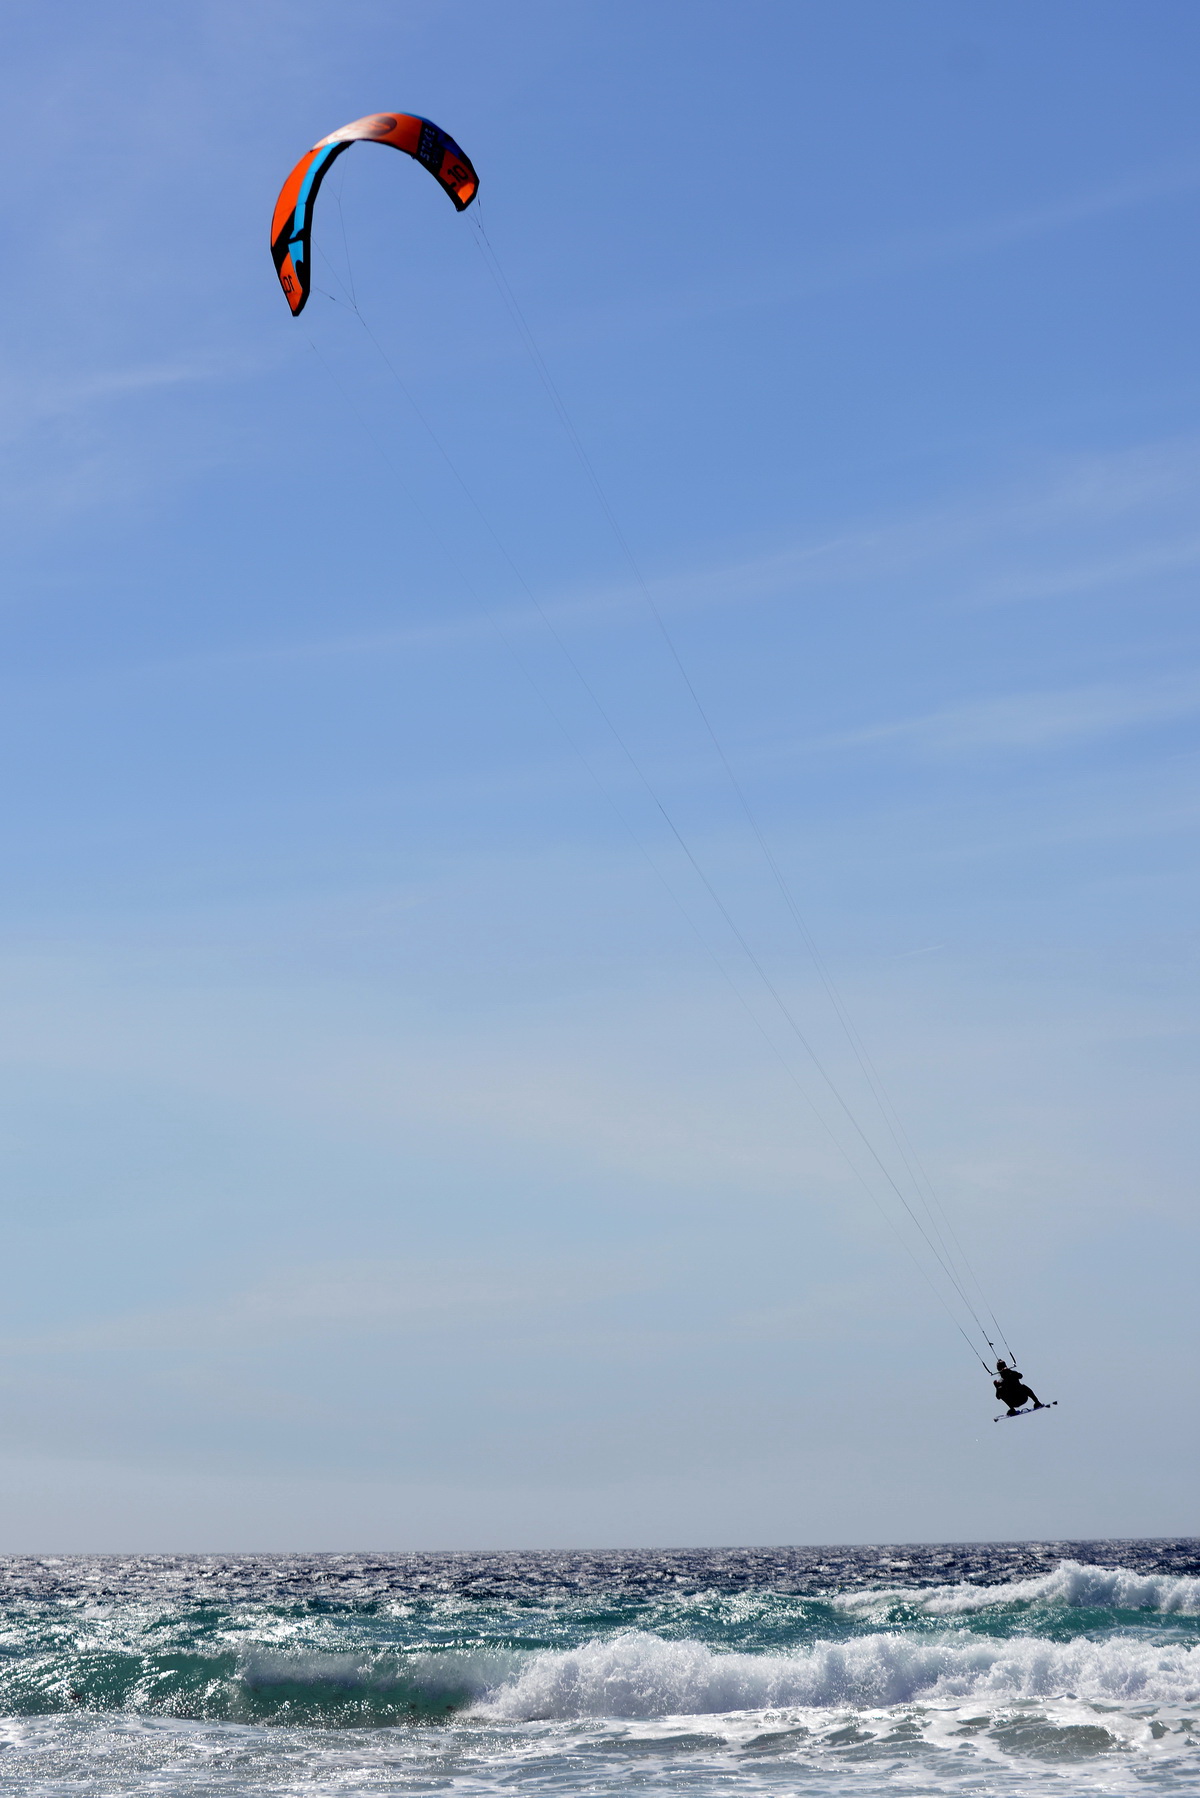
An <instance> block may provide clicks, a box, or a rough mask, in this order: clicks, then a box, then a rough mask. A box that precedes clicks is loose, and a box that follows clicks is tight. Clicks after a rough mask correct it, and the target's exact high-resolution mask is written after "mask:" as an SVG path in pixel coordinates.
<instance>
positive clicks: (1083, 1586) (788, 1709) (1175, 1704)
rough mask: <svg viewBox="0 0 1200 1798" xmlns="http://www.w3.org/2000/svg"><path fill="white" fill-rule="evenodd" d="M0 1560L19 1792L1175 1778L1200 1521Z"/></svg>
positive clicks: (1184, 1754)
mask: <svg viewBox="0 0 1200 1798" xmlns="http://www.w3.org/2000/svg"><path fill="white" fill-rule="evenodd" d="M0 1578H2V1581H3V1603H2V1608H0V1713H2V1714H3V1722H2V1724H0V1780H2V1781H3V1783H4V1785H5V1787H6V1789H8V1790H11V1791H13V1792H19V1793H38V1794H50V1793H54V1794H67V1793H70V1794H89V1795H90V1794H93V1793H95V1794H106V1795H107V1794H117V1793H126V1792H131V1793H132V1792H146V1793H150V1792H153V1793H159V1794H162V1793H167V1794H173V1793H183V1792H189V1793H214V1794H215V1793H222V1794H225V1793H242V1794H259V1793H262V1794H291V1793H296V1794H300V1793H305V1794H315V1793H325V1792H328V1793H338V1794H357V1793H364V1794H365V1793H386V1792H408V1793H419V1792H433V1791H447V1790H450V1789H454V1790H456V1791H461V1792H463V1793H470V1794H473V1795H476V1794H479V1795H482V1794H491V1793H496V1794H499V1793H502V1792H503V1793H506V1794H515V1795H516V1798H520V1795H521V1794H522V1793H528V1794H543V1793H546V1794H548V1793H551V1792H553V1793H568V1792H570V1793H575V1792H580V1793H610V1792H612V1793H616V1792H627V1791H630V1790H632V1789H635V1788H636V1789H638V1790H642V1789H653V1790H657V1791H661V1792H664V1793H665V1792H671V1793H675V1792H678V1793H689V1794H690V1793H696V1794H714V1795H715V1794H718V1793H721V1794H733V1795H736V1794H739V1793H742V1792H746V1793H750V1792H760V1791H763V1792H766V1791H769V1792H776V1791H780V1792H782V1791H803V1792H806V1793H811V1794H813V1795H814V1798H823V1795H824V1794H826V1793H833V1792H837V1793H844V1794H846V1798H854V1795H856V1794H864V1795H865V1794H875V1793H882V1792H883V1791H884V1790H885V1789H886V1790H887V1791H889V1792H893V1793H894V1792H904V1793H935V1792H937V1793H940V1792H946V1793H957V1792H962V1793H975V1794H988V1793H996V1794H1005V1793H1039V1794H1041V1793H1045V1792H1048V1791H1055V1792H1057V1791H1068V1790H1070V1791H1076V1792H1086V1793H1092V1792H1094V1793H1100V1792H1104V1793H1118V1794H1119V1793H1132V1792H1142V1791H1156V1792H1163V1793H1176V1792H1178V1793H1185V1792H1186V1793H1191V1794H1195V1793H1197V1792H1200V1542H1123V1543H1113V1542H1106V1543H1076V1544H977V1545H969V1546H963V1545H943V1546H935V1547H929V1546H926V1547H913V1548H894V1547H893V1548H853V1549H846V1548H824V1549H779V1550H757V1549H756V1550H721V1551H680V1552H677V1553H666V1552H661V1551H660V1552H648V1553H638V1554H635V1553H623V1554H596V1555H583V1554H576V1555H550V1554H542V1555H539V1554H519V1555H518V1554H514V1555H498V1554H497V1555H410V1556H383V1555H381V1556H372V1555H325V1556H246V1557H203V1556H180V1557H166V1556H147V1557H127V1558H116V1557H68V1558H61V1559H56V1558H41V1559H30V1558H10V1559H7V1560H4V1561H0Z"/></svg>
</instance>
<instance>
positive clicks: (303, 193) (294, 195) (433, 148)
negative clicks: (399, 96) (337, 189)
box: [271, 112, 479, 314]
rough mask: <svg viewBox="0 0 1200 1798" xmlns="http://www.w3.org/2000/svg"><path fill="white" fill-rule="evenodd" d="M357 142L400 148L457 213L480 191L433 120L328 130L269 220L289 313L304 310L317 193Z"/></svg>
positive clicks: (388, 120)
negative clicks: (436, 183) (424, 170)
mask: <svg viewBox="0 0 1200 1798" xmlns="http://www.w3.org/2000/svg"><path fill="white" fill-rule="evenodd" d="M355 143H368V144H390V145H391V147H392V149H393V150H403V151H404V153H405V155H407V156H411V157H412V158H413V160H414V161H415V162H419V163H421V164H423V166H424V167H425V168H427V169H428V170H429V172H430V174H431V175H432V176H433V178H434V180H435V181H439V182H440V183H441V185H442V186H443V187H444V188H445V190H446V192H447V193H448V194H449V195H450V198H451V199H452V200H453V202H454V205H455V207H456V208H457V210H458V211H459V212H465V210H466V208H467V207H468V206H469V205H470V204H471V201H472V200H473V199H474V198H475V195H476V193H477V192H478V191H479V177H478V175H477V174H476V173H475V170H474V168H473V167H472V166H471V160H470V158H469V157H468V156H466V155H464V153H463V152H462V151H461V150H460V149H459V147H458V145H457V144H456V143H455V141H454V139H453V138H452V137H449V136H448V135H447V134H446V132H444V131H443V130H442V129H441V127H440V126H438V125H435V124H434V123H433V121H432V120H431V119H419V118H417V117H416V115H415V114H413V113H409V112H373V113H371V114H370V115H369V116H368V117H367V118H365V119H355V120H354V121H353V122H352V123H351V124H349V125H342V126H340V127H339V128H338V130H336V131H331V132H330V134H329V136H328V137H323V138H322V139H321V141H320V143H319V144H314V145H313V147H312V149H311V150H306V151H305V153H304V155H303V156H302V157H301V158H300V160H299V162H298V163H297V164H296V166H295V168H294V169H293V170H292V172H291V174H290V175H289V176H288V178H287V180H286V181H285V182H284V184H283V186H282V187H281V188H280V190H279V198H278V199H277V200H276V202H275V214H274V217H273V218H272V220H271V255H272V256H273V257H274V259H275V271H276V273H277V274H278V276H279V285H280V286H281V287H282V288H283V291H284V296H285V298H286V299H287V303H288V305H289V306H290V307H291V309H292V312H293V314H295V313H299V312H302V311H303V310H304V302H305V301H306V300H307V298H308V290H309V286H310V284H311V281H312V274H311V268H310V261H309V252H310V238H311V236H312V213H313V203H314V201H315V200H316V197H317V189H318V188H319V187H320V185H321V183H322V181H323V180H324V179H325V176H326V175H327V174H328V172H329V170H330V168H331V167H332V165H333V163H334V162H335V161H336V159H337V158H338V157H339V156H340V155H341V154H342V151H343V150H348V149H349V148H350V145H351V144H355Z"/></svg>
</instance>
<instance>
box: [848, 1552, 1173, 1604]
mask: <svg viewBox="0 0 1200 1798" xmlns="http://www.w3.org/2000/svg"><path fill="white" fill-rule="evenodd" d="M830 1602H831V1603H833V1604H834V1605H836V1606H837V1608H838V1609H839V1610H844V1611H853V1612H857V1613H860V1614H861V1613H866V1614H868V1615H870V1614H874V1613H875V1612H877V1611H880V1610H882V1609H883V1608H885V1607H889V1606H891V1607H902V1608H904V1609H906V1610H908V1611H923V1612H924V1613H925V1614H926V1615H927V1616H930V1617H960V1616H967V1615H970V1614H972V1613H974V1612H977V1611H987V1610H993V1609H996V1608H998V1607H999V1606H1001V1605H1016V1606H1021V1607H1024V1608H1034V1607H1063V1608H1066V1609H1071V1610H1098V1611H1154V1612H1157V1613H1158V1614H1160V1615H1163V1616H1181V1617H1195V1616H1200V1579H1196V1578H1194V1577H1193V1576H1191V1575H1188V1574H1166V1573H1132V1572H1130V1571H1129V1570H1128V1569H1127V1568H1124V1567H1093V1566H1089V1565H1087V1564H1086V1563H1085V1562H1082V1561H1060V1563H1059V1565H1058V1566H1057V1567H1056V1568H1055V1569H1054V1571H1053V1572H1052V1573H1043V1574H1039V1575H1038V1576H1037V1577H1036V1578H1034V1579H1023V1580H1010V1581H1008V1582H1007V1583H1006V1584H1004V1585H999V1586H978V1585H973V1584H970V1583H968V1582H966V1581H964V1582H963V1583H961V1584H959V1585H954V1586H932V1587H917V1588H915V1589H914V1588H912V1587H905V1586H894V1587H889V1588H886V1589H883V1590H880V1589H878V1588H877V1589H876V1590H874V1591H867V1592H846V1593H840V1594H838V1595H837V1596H836V1597H835V1598H833V1599H832V1600H831V1601H830Z"/></svg>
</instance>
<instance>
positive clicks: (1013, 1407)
mask: <svg viewBox="0 0 1200 1798" xmlns="http://www.w3.org/2000/svg"><path fill="white" fill-rule="evenodd" d="M996 1376H997V1377H996V1378H995V1379H994V1380H993V1381H992V1384H993V1386H994V1387H995V1388H996V1397H997V1398H998V1399H999V1400H1000V1403H1001V1404H1002V1405H1007V1406H1008V1415H1009V1416H1010V1417H1015V1416H1016V1414H1017V1408H1018V1406H1020V1405H1023V1404H1024V1403H1025V1401H1026V1399H1032V1400H1033V1408H1034V1410H1035V1411H1044V1410H1045V1409H1046V1407H1045V1405H1043V1403H1042V1401H1041V1399H1040V1398H1039V1397H1038V1396H1037V1393H1036V1392H1031V1391H1030V1389H1029V1387H1028V1386H1027V1385H1026V1384H1025V1382H1024V1380H1023V1379H1022V1378H1021V1375H1020V1374H1019V1373H1018V1372H1017V1370H1016V1368H1015V1367H1010V1366H1009V1365H1008V1362H1007V1361H997V1363H996Z"/></svg>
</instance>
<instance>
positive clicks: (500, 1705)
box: [480, 1633, 1200, 1722]
mask: <svg viewBox="0 0 1200 1798" xmlns="http://www.w3.org/2000/svg"><path fill="white" fill-rule="evenodd" d="M1066 1694H1070V1695H1071V1696H1074V1697H1078V1698H1081V1699H1087V1700H1091V1701H1093V1702H1102V1703H1108V1704H1125V1703H1138V1704H1149V1703H1162V1704H1185V1705H1190V1704H1195V1703H1198V1702H1200V1646H1196V1647H1192V1646H1188V1645H1187V1644H1185V1643H1179V1642H1175V1643H1161V1642H1159V1643H1151V1642H1146V1641H1143V1640H1141V1639H1140V1638H1135V1637H1121V1638H1117V1639H1110V1640H1108V1641H1103V1642H1092V1641H1087V1640H1079V1641H1075V1642H1070V1643H1057V1642H1047V1641H1044V1640H1040V1639H1037V1638H1030V1637H1019V1638H1016V1639H1013V1640H1008V1641H1003V1640H1000V1639H998V1638H996V1637H989V1636H962V1635H953V1636H949V1635H947V1636H941V1637H923V1638H918V1639H913V1638H912V1637H905V1636H898V1635H891V1634H877V1635H869V1636H861V1637H859V1638H857V1639H856V1640H852V1641H849V1642H836V1643H835V1642H818V1643H816V1644H814V1645H813V1646H812V1647H810V1648H808V1649H805V1650H803V1651H799V1652H796V1653H793V1654H782V1655H770V1654H721V1653H714V1652H713V1651H712V1649H710V1648H708V1647H706V1646H705V1645H704V1644H703V1643H701V1642H692V1641H684V1642H665V1641H663V1640H662V1639H661V1637H658V1636H651V1635H644V1634H641V1633H630V1634H626V1635H622V1636H617V1637H614V1638H611V1639H610V1640H607V1641H593V1642H587V1643H584V1644H583V1645H582V1646H580V1647H578V1648H572V1649H568V1650H565V1651H550V1650H544V1651H541V1652H538V1653H534V1654H532V1655H530V1656H529V1658H528V1660H527V1661H526V1663H525V1665H524V1666H523V1667H522V1668H521V1669H520V1671H519V1672H516V1673H515V1674H514V1675H512V1676H510V1678H509V1679H507V1680H506V1681H505V1682H504V1683H503V1684H502V1685H500V1686H499V1687H498V1688H497V1689H494V1690H492V1691H490V1692H488V1693H487V1694H486V1695H484V1694H480V1698H481V1700H482V1703H483V1705H484V1707H485V1708H486V1709H487V1711H488V1712H489V1713H490V1714H491V1715H492V1716H494V1717H496V1718H497V1719H503V1720H509V1721H513V1722H518V1721H532V1720H534V1719H567V1718H572V1717H605V1716H606V1717H627V1718H639V1717H656V1716H672V1715H675V1716H680V1715H689V1716H695V1715H699V1714H704V1713H709V1714H711V1713H723V1712H730V1711H745V1710H763V1709H773V1708H776V1707H779V1706H802V1707H814V1708H822V1709H824V1708H829V1707H834V1706H840V1707H850V1708H855V1709H859V1708H877V1707H880V1706H887V1705H894V1704H906V1703H912V1702H915V1701H919V1700H930V1701H952V1700H960V1699H964V1698H970V1699H972V1700H973V1701H976V1700H977V1701H980V1702H987V1703H989V1704H993V1705H994V1704H1000V1705H1003V1704H1006V1703H1014V1702H1018V1701H1020V1700H1025V1699H1049V1698H1054V1697H1059V1696H1063V1695H1066Z"/></svg>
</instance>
